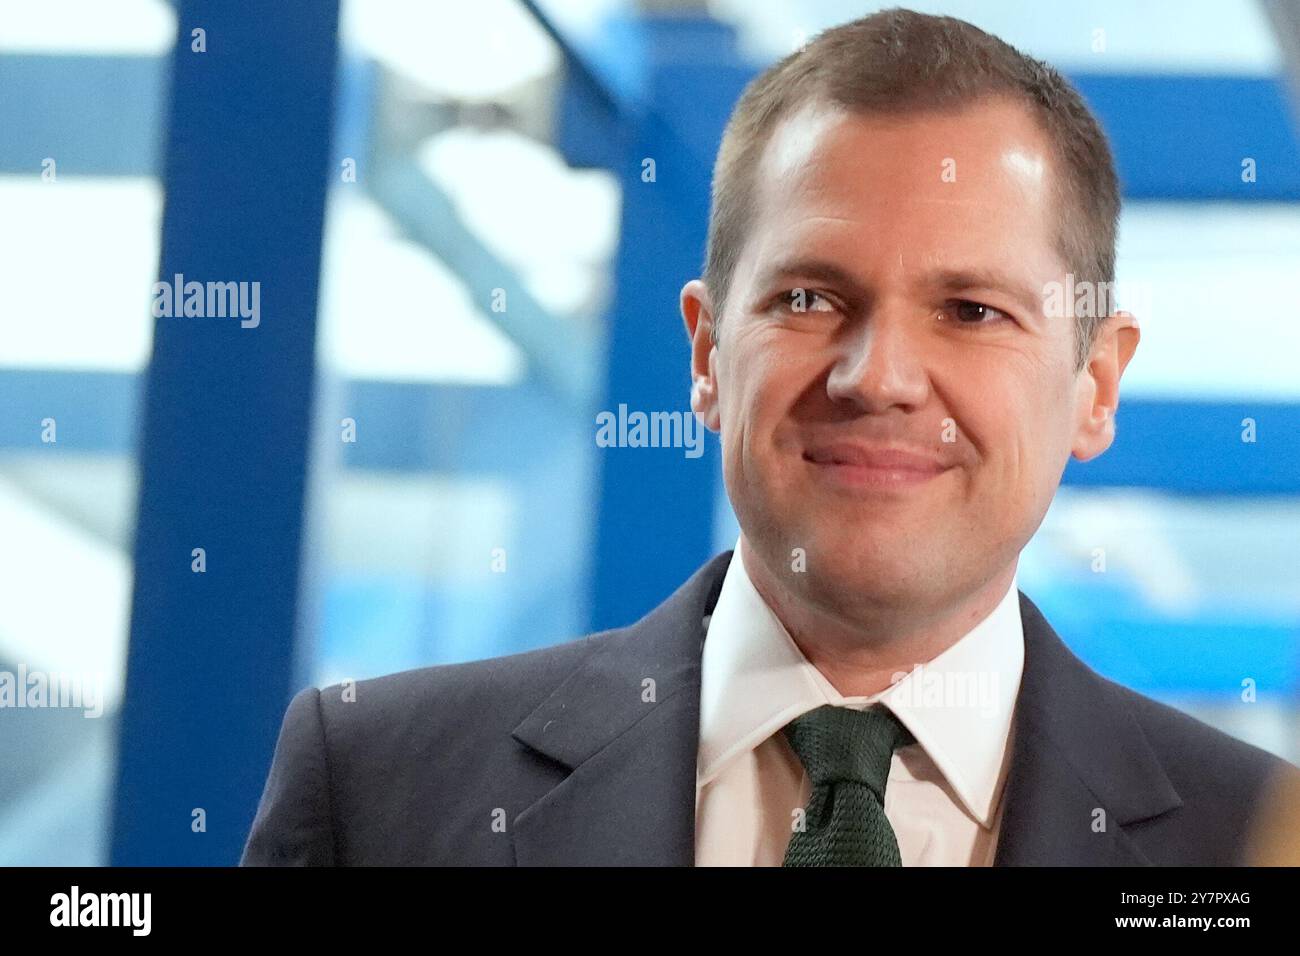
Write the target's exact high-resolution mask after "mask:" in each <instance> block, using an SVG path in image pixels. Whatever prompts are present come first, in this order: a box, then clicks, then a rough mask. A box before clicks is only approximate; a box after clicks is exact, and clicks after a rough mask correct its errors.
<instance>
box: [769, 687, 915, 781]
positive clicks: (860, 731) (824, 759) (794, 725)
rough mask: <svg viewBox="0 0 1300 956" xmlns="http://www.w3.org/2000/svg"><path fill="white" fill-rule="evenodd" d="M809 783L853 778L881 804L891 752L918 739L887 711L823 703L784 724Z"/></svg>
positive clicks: (882, 708) (891, 756) (876, 708)
mask: <svg viewBox="0 0 1300 956" xmlns="http://www.w3.org/2000/svg"><path fill="white" fill-rule="evenodd" d="M784 730H785V735H786V737H787V738H788V739H789V741H790V746H791V747H793V748H794V752H795V753H796V754H798V755H799V759H800V760H801V761H802V762H803V766H804V770H806V771H807V772H808V778H809V780H811V781H812V785H813V786H814V787H815V786H818V785H819V784H824V783H834V782H836V781H839V780H852V781H855V782H857V783H861V784H864V785H866V786H868V787H870V788H871V790H872V792H873V793H875V795H876V797H877V798H878V799H879V800H881V801H882V802H883V800H884V795H885V782H886V781H887V780H888V779H889V764H890V761H891V760H892V759H893V756H894V751H895V750H896V749H898V748H899V747H904V746H906V745H907V744H910V743H913V742H915V740H916V738H915V737H913V736H912V734H911V733H910V732H909V731H908V729H907V728H906V727H904V726H903V725H902V724H901V723H900V722H899V720H898V718H897V717H895V716H894V715H893V714H892V713H891V712H890V711H889V710H887V709H885V708H884V707H879V706H873V707H868V708H867V709H865V710H854V709H853V708H851V707H836V706H834V705H832V704H826V705H823V706H821V707H818V708H816V709H815V710H810V711H808V713H806V714H804V715H803V716H801V717H796V718H795V719H794V720H792V721H791V722H790V723H789V724H787V725H786V726H785V728H784Z"/></svg>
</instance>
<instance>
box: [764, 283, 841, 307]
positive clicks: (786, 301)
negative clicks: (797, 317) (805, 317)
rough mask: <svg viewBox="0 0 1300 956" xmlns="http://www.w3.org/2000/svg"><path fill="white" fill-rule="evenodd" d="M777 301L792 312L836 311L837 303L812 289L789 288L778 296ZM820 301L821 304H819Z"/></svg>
mask: <svg viewBox="0 0 1300 956" xmlns="http://www.w3.org/2000/svg"><path fill="white" fill-rule="evenodd" d="M777 301H778V302H780V303H781V304H782V305H784V306H785V307H786V308H787V309H788V310H789V311H791V312H833V311H835V304H834V303H833V302H831V300H830V299H828V298H826V297H825V296H824V295H822V294H821V293H820V292H814V291H813V290H812V289H803V288H795V289H787V290H786V291H785V292H782V293H781V294H780V295H779V296H778V297H777ZM819 302H820V303H821V304H820V305H818V303H819Z"/></svg>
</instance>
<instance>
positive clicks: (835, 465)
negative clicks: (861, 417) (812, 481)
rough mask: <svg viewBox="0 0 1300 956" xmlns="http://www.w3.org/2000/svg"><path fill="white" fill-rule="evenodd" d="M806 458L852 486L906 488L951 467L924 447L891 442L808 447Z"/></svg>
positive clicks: (821, 471) (822, 470)
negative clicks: (887, 443)
mask: <svg viewBox="0 0 1300 956" xmlns="http://www.w3.org/2000/svg"><path fill="white" fill-rule="evenodd" d="M803 457H804V461H807V462H809V463H811V464H813V465H816V466H818V467H817V471H818V472H820V473H822V474H825V475H826V476H828V477H830V478H831V479H833V480H834V481H836V482H837V483H839V484H842V485H846V486H848V487H851V488H868V489H871V488H875V489H889V488H906V487H911V486H913V485H919V484H923V483H924V482H927V481H929V480H930V479H931V478H934V477H936V476H937V475H940V474H942V473H943V472H945V471H947V470H948V468H949V467H950V466H949V465H945V464H944V463H943V462H941V461H939V460H938V459H937V458H935V457H934V456H933V455H931V454H927V453H926V452H924V451H920V450H915V449H909V448H900V447H898V446H888V445H863V444H857V443H854V442H835V443H831V444H826V445H816V446H812V447H810V448H807V449H806V450H805V451H804V454H803Z"/></svg>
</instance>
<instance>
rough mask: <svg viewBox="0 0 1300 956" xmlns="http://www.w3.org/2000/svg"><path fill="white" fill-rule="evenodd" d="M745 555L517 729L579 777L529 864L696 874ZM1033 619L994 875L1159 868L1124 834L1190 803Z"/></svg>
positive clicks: (607, 644) (542, 819)
mask: <svg viewBox="0 0 1300 956" xmlns="http://www.w3.org/2000/svg"><path fill="white" fill-rule="evenodd" d="M731 555H732V552H731V551H727V552H724V553H722V554H719V555H716V556H715V557H713V558H712V559H711V560H710V561H709V562H708V563H706V564H705V565H704V566H703V567H701V568H700V569H699V570H698V571H696V572H695V574H694V575H692V576H691V578H690V579H689V580H688V581H687V582H686V583H685V584H683V585H682V586H681V587H680V588H678V590H677V591H676V592H674V594H673V595H672V596H671V597H669V598H668V600H666V601H665V602H664V603H663V604H661V605H659V606H658V607H657V608H655V609H654V610H653V611H651V612H650V613H649V614H648V615H646V616H645V617H644V618H642V619H641V620H640V621H638V622H637V623H636V624H633V625H632V626H630V627H628V628H623V629H619V630H615V631H612V632H609V633H607V634H605V635H604V636H602V637H601V640H600V642H599V646H598V647H597V648H596V650H595V651H593V652H592V654H591V655H590V656H589V657H588V658H587V660H586V661H585V662H584V663H583V665H582V666H581V667H579V668H578V670H577V671H575V672H574V673H573V674H572V675H570V676H569V677H568V678H567V679H566V680H565V681H564V682H563V683H562V684H561V685H560V686H559V687H558V688H556V690H555V691H554V692H553V693H552V694H551V695H550V696H549V697H548V698H547V699H546V700H544V701H543V702H542V703H541V704H540V705H539V706H538V707H537V709H536V710H534V711H533V712H532V713H531V714H530V715H529V716H528V717H526V718H525V719H524V720H523V721H522V722H521V723H520V724H519V726H518V727H516V728H515V730H514V732H513V736H514V738H515V739H516V740H517V741H519V742H520V743H521V744H524V745H525V746H527V747H529V748H530V749H531V750H533V751H535V752H536V753H538V754H540V755H542V756H544V757H546V758H548V759H550V760H553V761H556V762H558V763H560V764H561V765H563V766H564V767H565V768H567V769H568V770H569V773H568V775H567V776H566V777H565V778H564V779H563V780H562V781H561V782H560V783H559V784H558V785H557V786H556V787H554V788H553V789H552V790H550V791H549V792H548V793H546V794H545V795H544V796H543V797H541V799H539V800H537V801H536V802H535V803H533V804H531V805H530V806H528V807H527V808H525V809H524V810H523V811H522V812H521V813H520V814H519V815H518V816H517V817H516V818H515V819H514V821H513V823H512V825H511V827H510V832H511V833H512V834H513V840H514V850H515V859H516V862H517V863H518V864H520V865H522V866H557V865H559V866H566V865H567V866H584V865H641V866H664V865H670V866H690V865H692V864H693V863H694V861H695V779H696V761H697V757H698V748H699V707H700V656H701V651H702V648H703V641H704V634H705V622H704V618H705V617H706V615H708V614H709V613H711V612H712V610H713V607H714V605H715V604H716V603H717V599H718V592H719V591H720V590H721V588H722V580H723V577H724V575H725V573H726V569H727V564H728V563H729V561H730V560H731ZM1020 614H1021V621H1022V624H1023V627H1024V635H1025V665H1024V671H1023V673H1022V676H1021V685H1020V692H1019V695H1018V697H1017V701H1016V718H1015V720H1016V723H1015V727H1016V729H1015V734H1014V737H1013V741H1012V754H1011V766H1010V770H1009V772H1008V776H1007V783H1006V789H1005V791H1004V793H1003V796H1002V799H1003V800H1004V801H1005V807H1004V809H1003V817H1002V823H1001V828H1000V835H999V838H998V847H997V852H996V856H995V861H994V865H995V866H1026V865H1029V866H1034V865H1037V866H1043V865H1047V866H1054V865H1072V866H1115V865H1139V864H1147V863H1149V862H1150V861H1149V860H1148V859H1147V857H1146V856H1145V855H1144V854H1143V853H1142V851H1141V849H1140V848H1139V847H1138V846H1137V845H1136V843H1135V842H1134V841H1133V840H1132V838H1131V837H1130V836H1129V835H1128V834H1127V833H1126V832H1125V830H1124V828H1125V827H1126V826H1128V825H1130V824H1134V823H1138V822H1140V821H1142V820H1148V819H1151V818H1152V817H1155V816H1158V815H1160V814H1162V813H1165V812H1168V811H1169V810H1172V809H1175V808H1177V807H1179V806H1181V800H1180V799H1179V796H1178V794H1177V793H1176V792H1175V791H1174V789H1173V786H1172V784H1170V782H1169V779H1168V777H1167V776H1166V775H1165V773H1164V771H1163V770H1162V769H1161V766H1160V762H1159V760H1158V759H1157V758H1156V755H1155V753H1154V752H1153V751H1152V750H1151V747H1150V744H1149V743H1148V742H1147V740H1146V737H1145V735H1144V734H1143V732H1142V729H1141V727H1140V726H1139V725H1138V724H1137V722H1136V720H1135V719H1134V718H1133V716H1132V714H1131V713H1130V712H1129V710H1128V708H1127V706H1126V704H1125V702H1124V701H1123V699H1122V698H1121V697H1120V696H1119V695H1118V694H1116V693H1115V688H1114V685H1112V684H1110V683H1109V682H1108V681H1105V680H1104V679H1103V678H1102V677H1100V676H1099V675H1098V674H1096V673H1095V672H1094V671H1092V670H1091V669H1090V668H1088V667H1087V665H1085V664H1084V663H1083V662H1082V661H1080V660H1079V659H1078V658H1077V657H1075V656H1074V654H1073V653H1071V652H1070V650H1069V649H1068V648H1067V647H1066V646H1065V644H1064V643H1063V642H1062V641H1061V639H1060V638H1059V637H1058V636H1057V635H1056V633H1055V631H1053V629H1052V627H1051V625H1049V624H1048V623H1047V621H1046V620H1045V619H1044V618H1043V615H1042V614H1041V612H1040V611H1039V610H1038V608H1037V607H1036V606H1035V605H1034V604H1033V602H1032V601H1030V600H1029V598H1027V597H1026V596H1025V595H1024V594H1023V593H1021V595H1020ZM647 681H653V685H650V684H648V683H647ZM651 686H652V687H653V696H654V700H653V701H650V700H647V699H646V698H647V697H648V696H649V694H648V689H649V688H650V687H651ZM1098 811H1103V812H1104V824H1105V828H1104V830H1102V829H1100V828H1099V824H1098V823H1097V822H1095V821H1099V820H1100V819H1102V818H1101V817H1099V813H1098Z"/></svg>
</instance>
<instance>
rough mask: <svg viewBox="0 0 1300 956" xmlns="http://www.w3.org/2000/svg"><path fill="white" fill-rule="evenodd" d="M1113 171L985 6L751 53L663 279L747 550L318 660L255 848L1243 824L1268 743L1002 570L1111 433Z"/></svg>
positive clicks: (1221, 834) (362, 848)
mask: <svg viewBox="0 0 1300 956" xmlns="http://www.w3.org/2000/svg"><path fill="white" fill-rule="evenodd" d="M1118 210H1119V196H1118V187H1117V183H1116V176H1115V173H1114V169H1113V163H1112V159H1111V156H1110V151H1109V147H1108V146H1107V144H1106V141H1105V138H1104V135H1103V134H1102V132H1101V130H1100V128H1099V127H1098V125H1097V123H1096V121H1095V120H1094V119H1093V117H1092V116H1091V114H1090V113H1089V112H1088V110H1087V108H1086V107H1085V106H1084V104H1083V103H1082V101H1081V100H1080V98H1079V97H1078V95H1077V94H1076V93H1075V92H1074V91H1073V90H1072V89H1071V88H1070V87H1069V86H1068V84H1066V83H1065V81H1064V80H1062V79H1061V77H1060V76H1059V75H1058V74H1057V73H1056V72H1055V71H1053V70H1052V69H1051V68H1050V67H1048V66H1046V65H1045V64H1042V63H1039V62H1037V61H1034V60H1031V59H1028V58H1026V57H1024V56H1022V55H1021V54H1019V53H1018V52H1016V51H1015V50H1014V49H1012V48H1011V47H1009V46H1007V45H1006V44H1004V43H1002V42H1001V41H1000V40H997V39H996V38H994V37H991V36H989V35H987V34H985V33H983V32H981V31H979V30H977V29H975V28H974V27H972V26H970V25H969V24H966V23H963V22H961V21H958V20H953V19H948V18H937V17H927V16H920V15H917V14H914V13H911V12H908V11H902V10H893V11H886V12H883V13H878V14H875V15H873V16H870V17H866V18H864V19H862V20H860V21H857V22H854V23H851V24H848V25H845V26H842V27H839V28H837V29H834V30H830V31H828V32H826V33H824V34H822V35H820V36H819V37H818V38H816V39H815V40H814V41H813V42H812V43H811V44H809V45H808V47H807V48H805V49H804V50H802V51H801V52H798V53H795V54H792V55H791V56H789V57H787V58H785V59H784V60H782V61H781V62H780V63H778V64H776V65H775V66H774V67H772V68H771V69H769V70H768V71H767V72H766V73H764V74H763V75H762V76H760V77H759V78H758V79H757V80H755V81H754V83H752V84H751V85H750V86H749V87H748V88H747V90H746V91H745V93H744V95H743V97H742V98H741V101H740V102H739V104H738V105H737V107H736V110H735V113H734V114H733V116H732V118H731V121H730V123H729V125H728V127H727V130H726V133H725V136H724V139H723V143H722V146H721V148H720V151H719V156H718V160H717V165H716V169H715V174H714V189H713V204H712V209H711V215H710V231H709V247H708V252H707V261H706V265H705V270H704V276H703V278H702V279H699V280H693V281H691V282H688V283H687V284H686V286H685V287H684V288H683V290H682V295H681V309H682V314H683V317H684V320H685V325H686V330H687V333H688V335H689V338H690V343H691V372H692V379H693V386H692V393H691V402H692V407H693V409H694V411H695V413H696V414H697V415H698V416H700V418H701V419H702V420H703V422H704V423H705V424H706V425H707V426H708V427H709V428H710V429H712V430H714V431H717V432H718V433H719V435H720V438H721V441H722V447H723V461H724V477H725V482H726V488H727V492H728V495H729V496H730V499H731V502H732V505H733V506H734V509H735V513H736V516H737V518H738V519H739V523H740V527H741V529H742V532H741V535H740V538H739V540H738V542H737V548H736V550H735V551H734V552H727V553H725V554H722V555H718V556H716V557H714V558H713V559H712V560H710V561H709V562H708V563H707V564H705V565H704V566H703V567H702V568H700V569H699V570H698V571H697V572H696V573H695V574H694V575H693V576H692V577H691V578H690V580H688V581H686V582H685V583H684V584H683V585H682V586H681V587H680V588H679V589H678V590H677V592H676V593H674V594H673V595H672V596H671V597H669V598H668V599H667V600H666V601H665V602H664V603H663V604H661V605H660V606H659V607H658V608H656V609H655V610H654V611H652V612H651V613H650V614H648V615H647V616H646V617H645V618H643V619H642V620H640V621H638V622H636V623H635V624H633V625H631V626H629V627H625V628H620V629H616V630H612V631H607V632H603V633H600V634H595V635H591V636H588V637H586V638H585V639H582V640H579V641H574V642H570V643H565V644H562V645H559V646H557V647H552V648H547V649H544V650H539V651H533V652H529V653H525V654H517V655H513V656H510V657H504V658H499V659H494V660H486V661H478V662H474V663H467V664H458V665H452V666H443V667H433V668H426V669H423V670H417V671H411V672H406V673H402V674H396V675H391V676H388V677H383V678H379V679H377V680H372V681H364V682H362V683H360V684H359V685H358V686H357V687H356V688H355V694H354V695H347V694H343V693H341V692H340V691H339V689H338V688H327V689H326V690H324V691H317V690H316V689H315V688H309V689H307V690H304V691H303V692H301V693H300V694H298V695H297V696H296V697H295V698H294V700H293V702H292V703H291V705H290V707H289V710H288V714H287V715H286V717H285V720H284V726H283V728H282V730H281V735H280V740H279V743H278V745H277V748H276V755H275V759H274V762H273V766H272V768H271V772H270V776H269V779H268V781H267V786H266V792H265V794H264V796H263V799H262V802H261V804H260V806H259V810H258V814H257V819H256V821H255V823H254V825H253V829H252V833H251V834H250V837H249V840H248V844H247V847H246V849H245V852H244V859H243V862H245V863H257V864H267V863H270V864H274V863H298V864H354V863H376V864H380V863H384V864H387V863H425V864H504V865H509V864H521V865H545V864H603V863H616V864H685V865H689V864H692V863H694V864H698V865H715V864H722V865H727V864H735V865H788V866H821V865H865V866H893V865H974V866H981V865H990V864H997V865H1016V864H1053V865H1064V864H1070V865H1090V864H1092V865H1131V864H1218V863H1235V862H1241V861H1242V860H1243V853H1244V851H1245V843H1246V841H1247V839H1248V837H1249V832H1250V831H1249V824H1250V816H1251V813H1252V811H1253V809H1254V808H1255V806H1256V803H1257V802H1258V801H1259V799H1260V795H1261V793H1262V792H1263V788H1264V787H1265V786H1266V785H1267V783H1268V781H1269V780H1270V778H1271V777H1272V775H1274V774H1275V773H1277V772H1279V771H1280V770H1281V769H1282V768H1285V767H1287V766H1289V765H1287V764H1285V763H1284V762H1283V761H1281V760H1278V759H1277V758H1275V757H1273V756H1271V755H1270V754H1268V753H1266V752H1265V751H1263V750H1260V749H1258V748H1256V747H1252V746H1249V745H1247V744H1244V743H1242V742H1239V741H1236V740H1234V739H1232V738H1230V737H1228V736H1227V735H1225V734H1222V733H1220V732H1218V731H1216V730H1214V729H1212V728H1210V727H1208V726H1207V725H1205V724H1203V723H1200V722H1198V721H1196V720H1194V719H1192V718H1190V717H1188V716H1186V715H1184V714H1182V713H1180V712H1178V711H1176V710H1174V709H1172V708H1169V707H1167V706H1164V705H1161V704H1159V703H1156V702H1154V701H1152V700H1150V699H1148V698H1145V697H1142V696H1140V695H1138V694H1136V693H1133V692H1131V691H1129V690H1126V689H1125V688H1122V687H1120V686H1118V685H1117V684H1114V683H1112V682H1110V681H1108V680H1106V679H1104V678H1102V677H1100V676H1099V675H1097V674H1096V673H1094V672H1093V671H1091V670H1090V669H1088V668H1087V667H1086V666H1085V665H1083V664H1082V663H1081V662H1080V661H1079V660H1078V659H1077V658H1075V657H1074V656H1073V655H1072V654H1071V653H1070V651H1069V650H1067V648H1066V647H1065V645H1064V644H1063V643H1062V642H1061V640H1060V639H1059V638H1058V637H1057V636H1056V634H1055V633H1054V632H1053V631H1052V629H1051V627H1050V626H1049V625H1048V623H1047V622H1046V621H1045V620H1044V619H1043V617H1042V615H1041V614H1040V613H1039V612H1038V610H1037V608H1035V606H1034V605H1033V603H1032V602H1031V601H1030V600H1029V599H1028V598H1027V597H1025V596H1024V595H1023V594H1021V593H1019V591H1018V589H1017V587H1016V567H1017V560H1018V556H1019V553H1020V550H1021V548H1022V547H1023V546H1024V545H1025V543H1026V542H1027V541H1028V540H1029V538H1030V537H1031V536H1032V535H1033V533H1034V531H1035V530H1036V529H1037V528H1038V526H1039V523H1040V522H1041V520H1042V518H1043V515H1044V512H1045V511H1046V509H1047V507H1048V504H1049V502H1050V501H1051V499H1052V496H1053V494H1054V493H1055V489H1056V487H1057V485H1058V483H1059V481H1060V477H1061V473H1062V471H1063V469H1064V467H1065V464H1066V461H1067V459H1068V458H1069V457H1070V456H1071V455H1073V456H1075V457H1076V458H1079V459H1083V460H1086V459H1089V458H1092V457H1094V456H1096V455H1098V454H1101V453H1102V452H1103V451H1105V450H1106V448H1107V447H1108V446H1109V445H1110V443H1111V441H1112V439H1113V437H1114V428H1115V426H1114V415H1115V410H1116V407H1117V405H1118V399H1119V382H1120V376H1121V375H1122V373H1123V372H1124V369H1125V367H1126V366H1127V365H1128V362H1129V360H1130V359H1131V358H1132V356H1133V353H1134V350H1135V348H1136V347H1137V344H1138V337H1139V333H1138V327H1137V322H1136V320H1135V319H1134V317H1133V316H1132V315H1129V314H1128V313H1125V312H1120V311H1115V310H1112V309H1109V308H1102V309H1094V308H1083V309H1075V308H1073V305H1074V303H1073V301H1072V302H1070V303H1067V308H1064V309H1061V308H1057V307H1055V306H1053V302H1054V301H1055V300H1054V299H1053V295H1052V290H1056V289H1060V288H1063V287H1065V284H1066V283H1073V285H1072V286H1071V288H1075V289H1078V288H1085V287H1086V288H1097V289H1105V288H1108V285H1107V284H1108V283H1112V282H1113V279H1114V257H1115V253H1114V245H1115V230H1116V221H1117V217H1118ZM1102 298H1103V299H1104V297H1102ZM1093 301H1094V302H1096V301H1098V300H1097V299H1095V298H1094V300H1093ZM1103 304H1104V303H1103ZM353 696H354V697H355V699H349V698H351V697H353Z"/></svg>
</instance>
